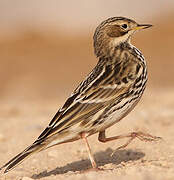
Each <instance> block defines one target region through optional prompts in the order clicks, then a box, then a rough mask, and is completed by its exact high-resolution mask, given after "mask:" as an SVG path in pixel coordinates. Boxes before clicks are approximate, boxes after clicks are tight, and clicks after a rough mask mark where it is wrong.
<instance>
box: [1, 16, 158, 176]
mask: <svg viewBox="0 0 174 180" xmlns="http://www.w3.org/2000/svg"><path fill="white" fill-rule="evenodd" d="M149 27H151V25H149V24H137V23H136V22H135V21H133V20H131V19H128V18H124V17H112V18H109V19H107V20H105V21H103V22H102V23H101V24H100V25H99V26H98V27H97V29H96V31H95V33H94V51H95V55H96V56H97V58H98V63H97V65H96V66H95V67H94V69H93V70H92V71H91V73H90V74H89V75H88V76H87V77H86V78H85V80H84V81H82V82H81V83H80V85H79V86H78V87H77V88H76V89H75V90H74V91H73V93H72V94H71V96H70V97H69V98H68V99H67V101H66V102H65V104H64V105H63V106H62V107H61V108H60V109H59V110H58V112H57V113H56V115H55V116H54V117H53V119H52V120H51V122H50V123H49V125H48V126H47V127H46V129H45V130H44V131H43V132H42V133H41V135H40V136H39V137H38V138H37V140H36V141H35V142H34V143H33V144H32V145H31V146H29V147H27V148H26V149H25V150H24V151H23V152H21V153H20V154H18V155H17V156H15V157H14V158H13V159H11V160H10V161H9V162H8V163H6V164H5V165H4V166H3V167H2V168H5V167H6V169H5V171H4V172H8V171H9V170H11V169H13V168H14V167H16V166H17V165H18V164H20V163H21V162H22V161H23V160H24V159H26V158H27V157H29V156H30V155H32V154H34V153H35V152H39V151H43V150H45V149H47V148H50V147H52V146H55V145H58V144H62V143H66V142H72V141H75V140H78V139H83V140H84V141H85V143H86V145H87V150H88V153H89V158H90V160H91V164H92V167H93V168H97V165H96V163H95V160H94V158H93V155H92V153H91V150H90V146H89V144H88V141H87V137H88V136H90V135H92V134H95V133H99V136H98V140H99V141H101V142H107V141H112V140H116V139H120V138H129V140H128V142H127V143H126V144H125V145H123V146H121V147H119V148H123V147H126V146H127V145H128V144H129V143H130V142H131V141H132V140H133V139H134V138H135V137H137V138H139V139H140V140H143V141H154V140H157V139H158V137H155V136H152V135H150V134H147V133H143V132H132V133H128V134H125V135H120V136H114V137H109V138H107V137H106V136H105V130H106V129H107V128H108V127H110V126H112V125H113V124H115V123H117V122H119V121H120V120H121V119H123V118H124V117H125V116H126V115H127V114H128V113H129V112H130V111H131V110H132V109H133V108H134V107H135V106H136V104H137V103H138V102H139V100H140V98H141V96H142V94H143V92H144V89H145V87H146V82H147V67H146V61H145V59H144V57H143V55H142V53H141V52H140V51H139V50H138V49H137V48H136V47H134V46H133V45H132V44H131V43H130V39H131V36H132V35H133V34H134V33H135V32H137V31H139V30H141V29H145V28H149Z"/></svg>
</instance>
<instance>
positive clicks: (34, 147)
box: [0, 143, 45, 173]
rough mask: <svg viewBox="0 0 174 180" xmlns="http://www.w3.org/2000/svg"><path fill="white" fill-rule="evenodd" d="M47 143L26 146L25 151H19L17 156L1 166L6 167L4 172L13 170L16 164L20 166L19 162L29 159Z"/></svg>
mask: <svg viewBox="0 0 174 180" xmlns="http://www.w3.org/2000/svg"><path fill="white" fill-rule="evenodd" d="M44 147H45V145H43V144H40V143H39V144H38V143H37V144H32V145H31V146H29V147H28V148H26V149H25V150H24V151H23V152H21V153H19V154H18V155H17V156H15V157H14V158H12V159H11V160H10V161H9V162H7V163H6V164H5V165H4V166H2V167H1V168H0V170H1V169H3V168H6V169H5V171H4V173H7V172H8V171H10V170H12V169H13V168H15V167H16V166H18V165H19V164H21V163H22V162H23V161H24V160H25V159H27V158H28V157H30V156H31V155H32V154H34V153H36V152H39V151H42V150H43V149H44Z"/></svg>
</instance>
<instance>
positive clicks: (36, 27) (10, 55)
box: [0, 0, 174, 103]
mask: <svg viewBox="0 0 174 180" xmlns="http://www.w3.org/2000/svg"><path fill="white" fill-rule="evenodd" d="M111 16H126V17H129V18H133V19H135V20H136V21H137V22H139V23H151V24H153V25H154V27H153V28H152V29H148V30H145V31H143V32H140V33H137V34H136V35H135V36H134V38H133V40H132V41H133V44H134V45H135V46H136V47H138V48H139V49H140V50H141V51H142V52H143V54H144V56H145V57H146V60H147V62H148V68H149V84H148V86H149V88H157V89H165V88H172V87H173V85H174V83H173V80H174V76H173V65H174V62H173V59H174V51H173V42H174V35H173V33H174V24H173V19H174V1H173V0H166V1H156V0H151V1H139V0H134V1H129V0H127V1H122V0H109V1H106V0H92V1H82V0H76V1H68V0H59V1H57V0H52V1H46V0H37V1H35V0H30V1H23V0H15V1H9V0H0V82H1V86H0V98H1V101H2V100H4V101H5V102H7V101H8V100H9V102H10V103H13V101H15V102H16V103H20V102H22V101H25V100H27V101H29V100H31V101H33V100H34V101H37V100H42V101H58V100H59V101H61V100H62V101H63V99H64V97H67V96H68V95H69V94H70V93H71V91H72V89H74V88H75V87H76V86H77V85H78V83H79V82H80V81H81V80H82V79H83V78H84V77H85V76H86V75H87V74H88V73H89V71H91V69H92V68H93V67H94V65H95V64H96V63H97V59H96V58H95V56H94V54H93V41H92V37H93V33H94V30H95V28H96V26H97V25H98V24H99V23H100V22H101V21H103V20H104V19H106V18H108V17H111Z"/></svg>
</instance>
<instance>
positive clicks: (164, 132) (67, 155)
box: [0, 89, 174, 180]
mask: <svg viewBox="0 0 174 180" xmlns="http://www.w3.org/2000/svg"><path fill="white" fill-rule="evenodd" d="M173 98H174V93H173V90H172V89H168V90H166V89H165V93H164V90H161V91H160V92H159V91H158V92H157V91H156V90H154V89H148V90H147V91H146V93H145V95H144V97H143V99H142V101H141V102H140V104H139V105H138V106H137V107H136V109H135V110H134V111H133V112H132V113H131V114H130V115H129V116H127V117H126V118H125V119H124V120H122V121H121V122H120V123H118V124H115V125H114V126H113V127H111V128H110V129H108V131H107V135H108V136H112V135H119V134H124V133H128V132H131V131H137V130H142V131H144V132H148V133H151V134H153V135H156V136H161V137H162V138H163V140H161V141H159V142H153V143H149V142H141V141H140V140H138V139H136V140H134V141H133V142H132V143H131V144H130V145H129V146H128V147H127V148H126V149H123V150H118V151H116V152H115V153H114V155H113V157H111V154H112V152H113V150H115V149H116V148H117V147H118V146H120V145H122V144H123V143H124V142H125V140H118V141H115V142H109V143H106V144H103V143H100V142H98V140H97V135H93V136H91V137H90V138H89V142H90V145H91V147H92V150H93V153H94V156H95V158H96V161H97V164H98V165H99V167H100V168H103V169H104V170H103V171H99V172H93V171H89V172H83V171H84V170H86V169H88V168H90V166H91V165H90V162H89V160H88V154H87V151H86V148H85V145H84V142H83V141H82V140H79V141H76V142H73V143H67V144H64V145H59V146H57V147H53V148H51V149H48V150H46V151H44V152H41V153H39V154H36V155H34V156H33V157H31V158H30V159H28V160H26V161H25V162H24V163H22V164H21V165H20V166H18V167H17V168H16V169H15V170H13V171H11V172H9V173H8V174H7V175H5V176H4V175H2V176H1V179H3V180H5V179H6V180H8V179H9V180H10V179H13V180H15V179H21V178H23V177H30V178H32V179H43V180H53V179H79V180H81V179H91V180H92V179H94V178H96V179H106V178H107V179H108V180H111V179H139V180H153V179H159V180H164V179H165V180H172V179H174V163H173V161H174V153H173V151H174V143H173V142H174V131H173V129H174V124H173V118H174V111H173V108H174V102H173ZM61 103H62V102H60V104H61ZM9 104H11V103H9V102H1V110H0V113H1V117H0V121H1V122H3V123H1V133H0V143H1V147H0V157H1V164H3V163H5V162H6V161H7V160H9V159H10V158H11V157H13V156H14V155H16V154H17V153H18V152H20V151H21V150H23V149H24V148H25V147H26V146H27V145H29V144H31V143H32V142H33V141H34V140H35V137H37V136H38V135H39V133H40V132H41V131H42V129H44V127H45V126H46V125H47V122H48V119H50V118H51V117H52V116H53V114H54V112H55V111H54V110H56V109H55V108H56V107H58V105H59V103H57V101H51V102H49V101H47V102H45V101H43V102H42V101H39V102H35V103H34V102H30V101H27V102H22V103H21V104H20V105H19V104H18V102H17V101H16V102H13V104H12V105H9ZM43 104H44V106H43Z"/></svg>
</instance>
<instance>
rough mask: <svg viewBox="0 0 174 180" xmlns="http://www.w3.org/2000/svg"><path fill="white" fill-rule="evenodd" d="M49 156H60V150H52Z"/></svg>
mask: <svg viewBox="0 0 174 180" xmlns="http://www.w3.org/2000/svg"><path fill="white" fill-rule="evenodd" d="M48 156H49V157H53V158H56V157H58V152H57V151H54V150H53V151H50V152H48Z"/></svg>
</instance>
